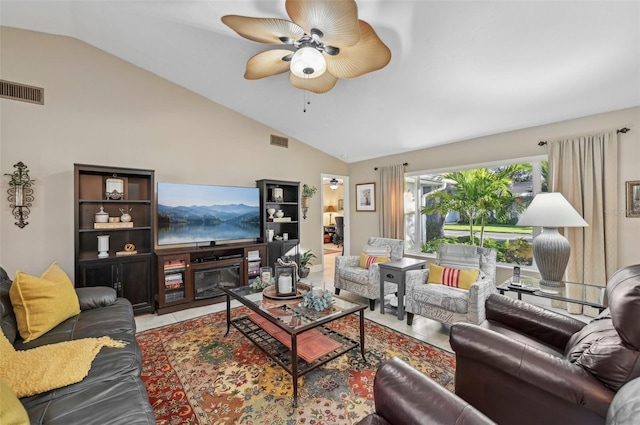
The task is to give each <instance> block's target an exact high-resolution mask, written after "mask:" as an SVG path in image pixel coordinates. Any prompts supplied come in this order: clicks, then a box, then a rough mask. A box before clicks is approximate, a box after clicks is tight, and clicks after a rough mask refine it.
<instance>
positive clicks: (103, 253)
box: [98, 235, 109, 258]
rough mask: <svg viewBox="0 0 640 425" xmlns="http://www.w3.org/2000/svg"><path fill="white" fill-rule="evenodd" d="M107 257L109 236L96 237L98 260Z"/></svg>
mask: <svg viewBox="0 0 640 425" xmlns="http://www.w3.org/2000/svg"><path fill="white" fill-rule="evenodd" d="M108 256H109V235H100V236H98V258H107V257H108Z"/></svg>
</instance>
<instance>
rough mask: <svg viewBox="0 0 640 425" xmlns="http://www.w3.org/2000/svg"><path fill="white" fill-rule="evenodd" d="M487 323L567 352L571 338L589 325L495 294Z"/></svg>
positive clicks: (489, 302) (488, 302)
mask: <svg viewBox="0 0 640 425" xmlns="http://www.w3.org/2000/svg"><path fill="white" fill-rule="evenodd" d="M485 306H486V314H487V320H493V321H495V322H499V323H502V324H504V325H506V326H508V327H510V328H512V329H515V330H517V331H519V332H522V333H523V334H525V335H528V336H531V337H532V338H535V339H537V340H539V341H543V342H545V343H547V344H549V345H551V346H553V347H556V348H557V349H559V350H560V351H564V349H565V347H566V345H567V342H569V338H571V335H573V334H574V333H576V332H578V331H579V330H580V329H582V328H583V327H584V326H585V325H586V323H584V322H581V321H579V320H577V319H574V318H572V317H568V316H565V315H562V314H559V313H556V312H553V311H551V310H547V309H544V308H542V307H538V306H536V305H533V304H529V303H526V302H524V301H520V300H515V299H513V298H509V297H507V296H504V295H499V294H491V295H489V297H488V298H487V301H486V304H485Z"/></svg>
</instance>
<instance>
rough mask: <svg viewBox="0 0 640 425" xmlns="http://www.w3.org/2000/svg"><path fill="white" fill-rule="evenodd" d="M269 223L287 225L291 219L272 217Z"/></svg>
mask: <svg viewBox="0 0 640 425" xmlns="http://www.w3.org/2000/svg"><path fill="white" fill-rule="evenodd" d="M271 221H273V222H274V223H288V222H290V221H291V217H274V218H273V220H271Z"/></svg>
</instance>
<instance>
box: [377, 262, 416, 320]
mask: <svg viewBox="0 0 640 425" xmlns="http://www.w3.org/2000/svg"><path fill="white" fill-rule="evenodd" d="M425 264H427V262H426V261H425V260H417V259H415V258H401V259H399V260H393V261H387V262H386V263H379V264H378V266H379V267H380V313H382V314H384V283H385V282H391V283H395V284H397V285H398V309H397V310H398V320H403V319H404V293H405V279H406V275H405V273H406V272H408V271H409V270H420V269H422V268H424V266H425Z"/></svg>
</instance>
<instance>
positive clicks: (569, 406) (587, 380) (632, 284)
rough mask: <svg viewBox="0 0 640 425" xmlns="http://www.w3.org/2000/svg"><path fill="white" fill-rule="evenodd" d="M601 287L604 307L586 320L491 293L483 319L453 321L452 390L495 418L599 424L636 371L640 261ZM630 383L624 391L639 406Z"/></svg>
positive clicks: (530, 423) (533, 423)
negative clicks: (606, 301) (464, 321)
mask: <svg viewBox="0 0 640 425" xmlns="http://www.w3.org/2000/svg"><path fill="white" fill-rule="evenodd" d="M606 292H607V297H608V302H609V308H607V309H606V310H605V311H603V312H602V314H600V315H599V316H598V317H597V318H595V319H594V320H592V321H591V322H590V323H589V324H585V323H583V322H580V321H578V320H575V319H573V318H571V317H567V316H564V315H561V314H556V313H554V312H552V311H549V310H545V309H543V308H540V307H537V306H534V305H531V304H527V303H525V302H522V301H518V300H514V299H511V298H509V297H506V296H502V295H497V294H493V295H491V296H490V297H489V298H488V299H487V302H486V304H485V305H486V310H487V320H486V321H484V322H483V323H481V324H480V325H472V324H466V323H456V324H454V325H453V326H452V327H451V333H450V342H451V347H452V348H453V349H454V351H455V352H456V386H455V392H456V394H457V395H459V396H460V397H462V398H463V399H464V400H466V401H467V402H469V403H470V404H471V405H473V406H474V407H475V408H477V409H478V410H480V411H481V412H483V413H484V414H485V415H487V416H488V417H489V418H491V419H492V420H494V421H495V422H497V423H499V424H519V425H538V424H563V425H570V424H577V425H578V424H579V425H590V424H604V423H605V419H606V417H607V412H608V409H609V407H610V405H611V403H612V400H613V398H614V396H615V395H616V392H618V391H619V390H620V389H621V388H623V386H625V385H627V383H628V382H630V381H632V380H633V379H634V378H637V377H638V376H640V264H639V265H634V266H629V267H625V268H623V269H620V270H618V271H617V272H616V273H614V275H613V276H612V277H611V278H610V279H609V282H608V283H607V289H606ZM633 385H634V389H633V390H627V389H625V392H624V393H623V394H622V395H624V402H625V403H628V404H630V405H632V406H633V405H635V409H636V411H638V406H639V403H640V402H639V401H638V398H639V397H640V395H639V392H640V388H638V386H639V385H640V384H639V383H638V381H637V380H636V381H635V382H634V383H633ZM629 398H631V400H629ZM634 398H635V401H634ZM622 402H623V401H620V402H619V403H622ZM633 409H634V408H633V407H626V408H625V411H626V412H628V411H629V410H633ZM619 410H620V409H617V411H616V415H620V418H622V417H624V415H625V413H620V411H619ZM609 414H610V415H611V413H609ZM612 420H613V419H612ZM635 421H636V422H628V421H627V422H624V421H623V420H622V419H620V420H619V421H615V422H610V423H616V424H621V423H629V424H630V423H640V417H636V418H635Z"/></svg>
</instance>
